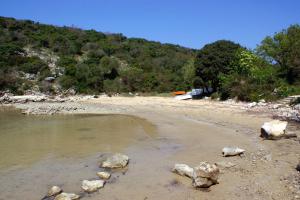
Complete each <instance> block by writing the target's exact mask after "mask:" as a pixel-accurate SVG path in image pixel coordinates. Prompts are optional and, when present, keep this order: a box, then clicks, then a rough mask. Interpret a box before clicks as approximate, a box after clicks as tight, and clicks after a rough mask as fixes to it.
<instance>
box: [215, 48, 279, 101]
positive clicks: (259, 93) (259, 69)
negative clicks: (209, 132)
mask: <svg viewBox="0 0 300 200" xmlns="http://www.w3.org/2000/svg"><path fill="white" fill-rule="evenodd" d="M231 68H232V69H231V71H230V72H229V73H228V74H221V75H220V76H219V79H220V82H221V84H220V85H221V87H220V93H221V98H222V99H226V98H229V97H230V98H234V97H237V98H238V99H239V100H242V101H258V100H259V99H275V98H276V97H275V96H274V95H275V94H274V93H273V91H274V89H275V88H276V87H277V86H278V80H277V78H276V75H277V74H276V73H277V72H276V69H274V68H273V67H272V66H271V65H270V64H268V63H267V62H266V61H264V60H263V59H261V58H260V57H258V56H257V55H255V54H254V53H252V52H251V51H248V50H239V51H238V52H237V54H236V62H235V63H232V67H231Z"/></svg>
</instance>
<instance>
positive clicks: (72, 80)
mask: <svg viewBox="0 0 300 200" xmlns="http://www.w3.org/2000/svg"><path fill="white" fill-rule="evenodd" d="M24 48H30V49H32V50H34V51H37V52H39V51H42V50H43V51H45V50H48V51H49V52H50V51H51V52H54V53H55V54H56V55H58V56H59V58H60V59H59V60H58V61H57V63H56V65H57V66H58V68H60V69H61V70H60V71H61V72H62V75H61V76H60V75H59V72H57V73H52V74H51V73H50V72H49V69H48V68H47V67H45V66H46V63H45V61H44V60H43V59H39V58H38V57H29V56H27V52H25V51H24ZM194 54H195V50H192V49H188V48H184V47H180V46H178V45H172V44H161V43H159V42H152V41H147V40H144V39H138V38H126V37H125V36H123V35H122V34H104V33H101V32H96V31H94V30H81V29H78V28H73V27H55V26H50V25H44V24H39V23H35V22H32V21H29V20H15V19H12V18H4V17H1V18H0V90H5V89H10V90H11V91H13V92H19V93H20V92H22V91H23V89H24V88H23V87H22V86H24V85H26V84H27V85H28V84H29V82H28V81H26V80H24V79H21V78H20V77H21V76H20V72H21V74H22V73H23V72H24V73H30V74H35V75H36V76H37V80H39V81H37V82H38V84H42V80H43V78H45V77H46V76H54V77H55V78H57V81H56V82H59V83H60V85H61V86H62V87H63V89H68V88H74V89H75V90H76V91H78V92H81V93H99V92H104V91H105V92H129V91H130V92H136V91H139V92H168V91H172V90H176V89H188V88H189V87H190V85H188V84H186V83H185V82H184V80H183V72H184V69H183V67H184V66H185V64H186V63H187V62H188V61H189V60H190V59H192V58H193V57H194ZM47 70H48V71H47ZM28 87H29V86H26V87H25V88H28Z"/></svg>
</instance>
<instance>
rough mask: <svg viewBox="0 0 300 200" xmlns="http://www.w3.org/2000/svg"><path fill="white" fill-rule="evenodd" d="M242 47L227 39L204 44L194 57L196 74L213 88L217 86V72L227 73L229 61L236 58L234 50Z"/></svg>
mask: <svg viewBox="0 0 300 200" xmlns="http://www.w3.org/2000/svg"><path fill="white" fill-rule="evenodd" d="M241 48H242V47H241V46H240V45H239V44H236V43H234V42H231V41H227V40H219V41H216V42H213V43H211V44H207V45H205V46H204V47H203V48H202V49H200V51H198V53H197V55H196V59H195V70H196V75H197V76H198V77H200V78H201V79H202V80H203V82H204V83H205V84H209V85H210V86H211V87H212V88H213V89H214V90H217V88H218V87H219V79H218V76H219V74H221V73H223V74H227V73H228V72H229V71H230V70H231V63H232V62H234V60H235V59H236V52H237V51H238V50H239V49H241Z"/></svg>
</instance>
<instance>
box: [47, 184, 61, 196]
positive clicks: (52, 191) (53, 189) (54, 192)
mask: <svg viewBox="0 0 300 200" xmlns="http://www.w3.org/2000/svg"><path fill="white" fill-rule="evenodd" d="M60 193H62V189H61V188H60V187H58V186H52V187H51V188H50V190H49V191H48V194H47V197H52V196H55V195H58V194H60Z"/></svg>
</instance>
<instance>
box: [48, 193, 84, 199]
mask: <svg viewBox="0 0 300 200" xmlns="http://www.w3.org/2000/svg"><path fill="white" fill-rule="evenodd" d="M77 199H80V196H79V195H77V194H73V193H65V192H63V193H61V194H59V195H57V196H56V197H55V199H54V200H77Z"/></svg>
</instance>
